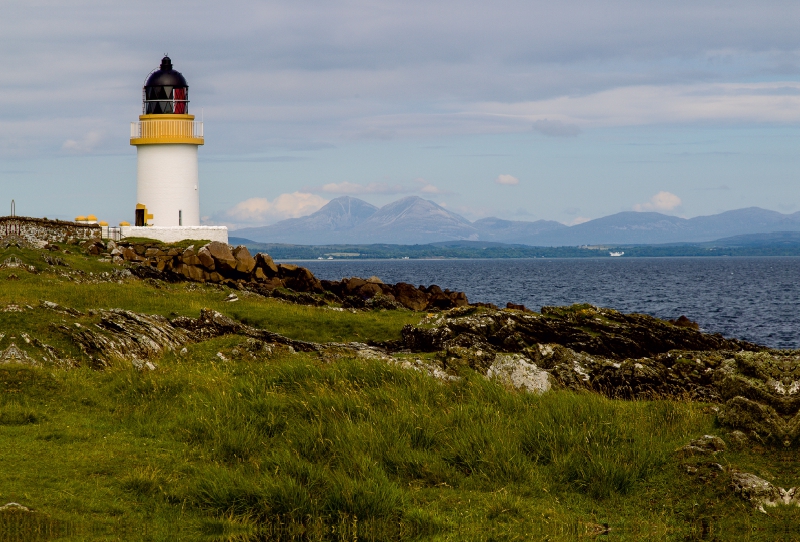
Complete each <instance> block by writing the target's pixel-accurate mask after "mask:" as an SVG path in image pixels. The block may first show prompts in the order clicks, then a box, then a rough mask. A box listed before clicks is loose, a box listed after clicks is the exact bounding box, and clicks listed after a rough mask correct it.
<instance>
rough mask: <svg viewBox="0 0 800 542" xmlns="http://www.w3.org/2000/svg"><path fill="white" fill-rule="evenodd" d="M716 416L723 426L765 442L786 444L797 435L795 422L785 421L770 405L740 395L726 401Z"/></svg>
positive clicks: (789, 443)
mask: <svg viewBox="0 0 800 542" xmlns="http://www.w3.org/2000/svg"><path fill="white" fill-rule="evenodd" d="M717 418H718V420H719V422H720V423H721V424H722V425H723V426H725V427H730V428H732V429H738V430H739V431H743V432H744V433H745V434H747V435H749V436H753V437H755V438H756V439H758V440H760V441H761V442H765V443H771V444H784V445H786V446H788V445H791V443H792V442H793V441H794V440H795V439H797V436H798V435H797V430H796V429H797V426H796V424H790V423H787V422H786V420H784V419H783V418H782V417H781V416H780V414H778V412H777V411H776V410H775V409H774V408H773V407H772V406H770V405H768V404H764V403H759V402H756V401H753V400H751V399H748V398H746V397H742V396H737V397H734V398H733V399H730V400H729V401H727V402H726V403H725V404H724V405H723V406H722V408H721V409H720V412H719V414H718V415H717Z"/></svg>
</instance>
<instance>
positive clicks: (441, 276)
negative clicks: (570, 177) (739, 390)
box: [296, 257, 800, 348]
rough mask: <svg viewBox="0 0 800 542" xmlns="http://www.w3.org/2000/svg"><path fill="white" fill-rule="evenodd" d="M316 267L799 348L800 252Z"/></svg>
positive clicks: (331, 274)
mask: <svg viewBox="0 0 800 542" xmlns="http://www.w3.org/2000/svg"><path fill="white" fill-rule="evenodd" d="M296 263H299V264H301V265H303V266H304V267H307V268H309V269H310V270H311V271H312V272H313V273H314V274H315V275H316V276H317V277H319V278H321V279H328V280H339V279H341V278H342V277H351V276H358V277H369V276H372V275H376V276H378V277H380V278H381V279H382V280H383V281H384V282H409V283H411V284H415V285H419V284H424V285H426V286H427V285H429V284H438V285H439V286H441V287H442V288H450V289H451V290H459V291H463V292H466V294H467V297H468V298H469V300H470V301H483V302H490V303H496V304H497V305H499V306H505V304H506V303H507V302H509V301H511V302H513V303H522V304H524V305H526V306H527V307H530V308H533V309H534V310H538V309H539V307H541V306H542V305H570V304H572V303H592V304H594V305H599V306H603V307H611V308H614V309H618V310H621V311H623V312H641V313H645V314H650V315H653V316H657V317H659V318H675V317H677V316H680V315H682V314H684V315H686V316H687V317H689V318H691V319H692V320H694V321H696V322H698V323H699V324H700V326H701V328H702V329H703V330H704V331H709V332H719V333H722V334H723V335H725V336H727V337H736V338H740V339H746V340H749V341H754V342H756V343H759V344H763V345H767V346H771V347H773V348H800V280H798V279H800V258H625V257H622V258H597V259H552V260H551V259H530V260H366V261H348V260H333V261H329V260H328V261H303V262H296Z"/></svg>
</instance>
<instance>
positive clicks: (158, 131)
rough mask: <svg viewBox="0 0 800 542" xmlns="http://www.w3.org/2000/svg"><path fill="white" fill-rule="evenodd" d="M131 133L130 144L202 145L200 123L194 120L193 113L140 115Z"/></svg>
mask: <svg viewBox="0 0 800 542" xmlns="http://www.w3.org/2000/svg"><path fill="white" fill-rule="evenodd" d="M133 124H134V131H133V133H134V134H136V135H138V136H139V137H132V138H131V140H130V141H131V145H163V144H178V145H179V144H184V145H202V144H203V143H204V139H203V137H202V135H201V136H200V137H198V134H202V125H201V124H200V123H197V122H195V121H194V115H140V116H139V128H138V131H137V130H136V129H135V128H136V126H135V124H136V123H133Z"/></svg>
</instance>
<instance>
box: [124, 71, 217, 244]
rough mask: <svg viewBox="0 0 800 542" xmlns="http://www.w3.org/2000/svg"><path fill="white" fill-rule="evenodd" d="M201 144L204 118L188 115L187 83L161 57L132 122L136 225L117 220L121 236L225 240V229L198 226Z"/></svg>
mask: <svg viewBox="0 0 800 542" xmlns="http://www.w3.org/2000/svg"><path fill="white" fill-rule="evenodd" d="M203 143H204V139H203V123H202V122H196V121H195V120H194V115H190V114H189V85H188V84H187V83H186V79H185V78H184V77H183V75H181V73H180V72H178V71H176V70H174V69H172V60H171V59H170V58H169V57H168V56H165V57H164V58H163V59H161V66H159V68H158V69H157V70H154V71H153V72H151V73H150V75H149V76H148V77H147V80H146V81H145V84H144V88H143V89H142V114H141V115H140V116H139V122H133V123H131V145H134V146H135V147H136V155H137V177H136V201H137V203H136V213H135V225H134V226H130V225H127V224H125V223H123V224H121V226H122V234H123V235H124V236H126V237H128V236H134V237H148V238H151V239H158V240H161V241H165V242H174V241H180V240H183V239H209V240H213V241H223V242H227V240H228V230H227V228H225V227H220V226H201V225H200V185H199V179H198V174H197V149H198V147H199V146H200V145H202V144H203Z"/></svg>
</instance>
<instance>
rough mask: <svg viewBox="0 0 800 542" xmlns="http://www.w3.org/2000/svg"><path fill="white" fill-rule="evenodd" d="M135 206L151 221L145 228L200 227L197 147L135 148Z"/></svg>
mask: <svg viewBox="0 0 800 542" xmlns="http://www.w3.org/2000/svg"><path fill="white" fill-rule="evenodd" d="M136 157H137V158H136V161H137V172H136V173H137V179H136V203H141V204H142V205H144V206H145V207H146V208H147V213H148V214H152V215H153V218H148V219H147V225H148V226H169V227H172V226H200V191H199V186H198V182H197V181H198V176H197V145H188V144H163V145H138V146H137V147H136Z"/></svg>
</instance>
